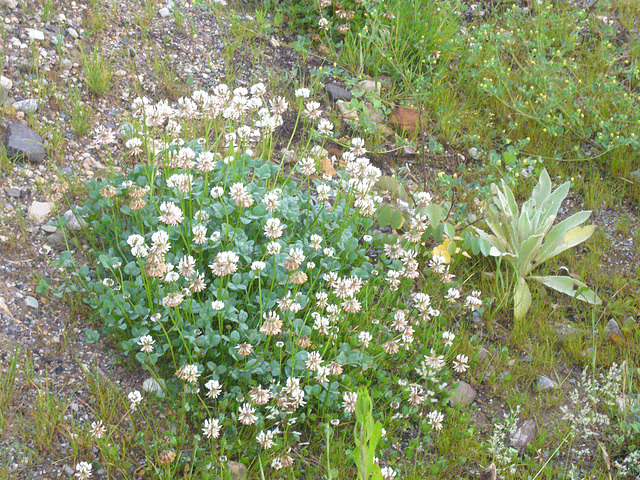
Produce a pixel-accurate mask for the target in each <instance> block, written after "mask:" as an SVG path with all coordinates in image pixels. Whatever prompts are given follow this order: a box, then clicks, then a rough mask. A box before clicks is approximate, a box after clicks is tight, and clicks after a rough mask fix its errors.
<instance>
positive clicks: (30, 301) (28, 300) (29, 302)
mask: <svg viewBox="0 0 640 480" xmlns="http://www.w3.org/2000/svg"><path fill="white" fill-rule="evenodd" d="M24 304H25V305H26V306H27V307H29V308H38V305H39V303H38V300H36V298H35V297H32V296H31V295H27V296H26V297H24Z"/></svg>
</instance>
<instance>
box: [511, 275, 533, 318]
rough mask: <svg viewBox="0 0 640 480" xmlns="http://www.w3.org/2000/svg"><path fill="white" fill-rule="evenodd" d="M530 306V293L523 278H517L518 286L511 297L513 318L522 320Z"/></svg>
mask: <svg viewBox="0 0 640 480" xmlns="http://www.w3.org/2000/svg"><path fill="white" fill-rule="evenodd" d="M530 306H531V291H530V290H529V285H527V282H526V280H525V279H524V278H522V277H520V278H518V284H517V285H516V289H515V292H514V295H513V317H514V319H515V320H516V321H517V320H522V319H523V318H524V316H525V315H526V314H527V312H528V311H529V307H530Z"/></svg>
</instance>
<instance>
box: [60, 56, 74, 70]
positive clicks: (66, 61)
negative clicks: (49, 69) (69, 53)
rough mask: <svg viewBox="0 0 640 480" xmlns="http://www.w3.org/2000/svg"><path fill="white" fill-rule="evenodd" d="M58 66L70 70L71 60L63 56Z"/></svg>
mask: <svg viewBox="0 0 640 480" xmlns="http://www.w3.org/2000/svg"><path fill="white" fill-rule="evenodd" d="M60 66H61V67H62V68H63V70H71V67H73V62H72V61H71V60H69V59H68V58H63V59H62V60H60Z"/></svg>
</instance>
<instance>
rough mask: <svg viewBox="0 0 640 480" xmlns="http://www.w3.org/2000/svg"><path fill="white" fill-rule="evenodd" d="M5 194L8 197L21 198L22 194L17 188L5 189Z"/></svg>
mask: <svg viewBox="0 0 640 480" xmlns="http://www.w3.org/2000/svg"><path fill="white" fill-rule="evenodd" d="M4 193H5V194H6V195H7V197H13V198H20V194H21V193H22V192H21V191H20V190H19V189H17V188H5V189H4Z"/></svg>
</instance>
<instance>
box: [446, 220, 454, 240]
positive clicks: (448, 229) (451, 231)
mask: <svg viewBox="0 0 640 480" xmlns="http://www.w3.org/2000/svg"><path fill="white" fill-rule="evenodd" d="M444 233H445V235H446V236H447V237H449V238H450V239H452V240H453V237H455V236H456V230H455V228H453V225H451V224H450V223H449V222H446V223H445V224H444Z"/></svg>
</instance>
